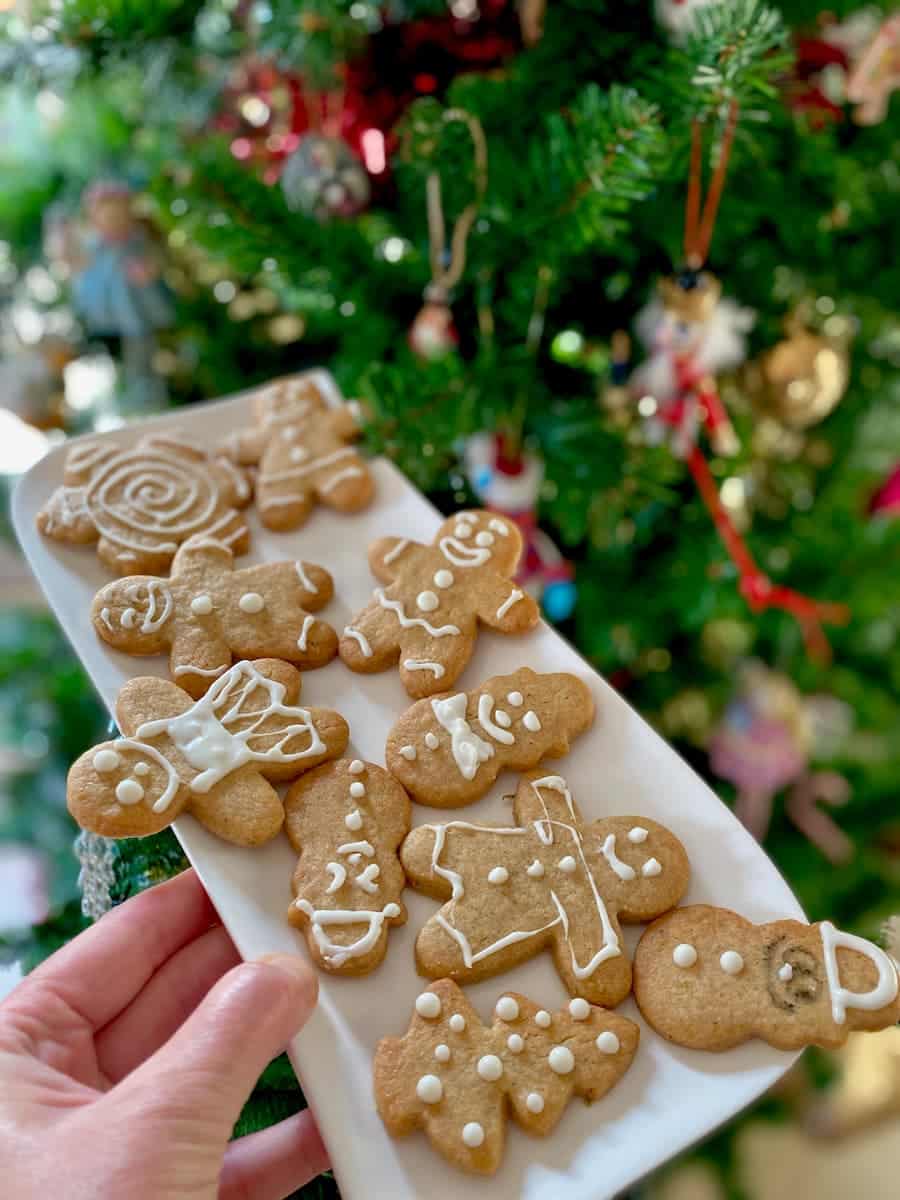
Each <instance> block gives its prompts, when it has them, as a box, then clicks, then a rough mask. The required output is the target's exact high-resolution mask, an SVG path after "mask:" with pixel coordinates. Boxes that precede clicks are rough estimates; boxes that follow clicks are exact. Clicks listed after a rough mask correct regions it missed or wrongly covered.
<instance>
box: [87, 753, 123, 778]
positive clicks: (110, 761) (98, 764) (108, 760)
mask: <svg viewBox="0 0 900 1200" xmlns="http://www.w3.org/2000/svg"><path fill="white" fill-rule="evenodd" d="M91 761H92V763H93V766H94V770H95V771H99V772H100V774H101V775H105V774H106V772H107V771H114V770H115V769H116V767H117V766H118V765H119V763H120V762H121V761H122V760H121V759H120V758H119V756H118V754H116V752H115V750H98V751H97V753H96V754H95V755H94V757H93V759H92V760H91Z"/></svg>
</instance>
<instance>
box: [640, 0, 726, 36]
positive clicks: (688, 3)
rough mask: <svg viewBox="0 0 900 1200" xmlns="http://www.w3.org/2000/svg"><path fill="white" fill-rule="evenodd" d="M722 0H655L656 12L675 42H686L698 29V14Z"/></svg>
mask: <svg viewBox="0 0 900 1200" xmlns="http://www.w3.org/2000/svg"><path fill="white" fill-rule="evenodd" d="M719 2H720V0H655V3H654V6H653V7H654V11H655V13H656V19H657V21H659V23H660V25H662V26H664V27H665V28H666V29H667V30H668V31H669V33H670V34H671V38H672V41H673V42H684V41H686V40H687V39H688V37H689V36H690V35H691V33H693V31H694V29H695V28H696V22H697V14H698V13H699V12H700V11H701V10H702V9H704V8H709V7H710V6H711V5H713V4H716V3H719Z"/></svg>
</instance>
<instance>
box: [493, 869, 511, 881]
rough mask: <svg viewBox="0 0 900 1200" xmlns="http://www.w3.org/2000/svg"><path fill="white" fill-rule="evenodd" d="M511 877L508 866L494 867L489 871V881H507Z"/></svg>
mask: <svg viewBox="0 0 900 1200" xmlns="http://www.w3.org/2000/svg"><path fill="white" fill-rule="evenodd" d="M507 879H509V871H507V869H506V867H493V868H492V869H491V870H490V871H488V883H506V881H507Z"/></svg>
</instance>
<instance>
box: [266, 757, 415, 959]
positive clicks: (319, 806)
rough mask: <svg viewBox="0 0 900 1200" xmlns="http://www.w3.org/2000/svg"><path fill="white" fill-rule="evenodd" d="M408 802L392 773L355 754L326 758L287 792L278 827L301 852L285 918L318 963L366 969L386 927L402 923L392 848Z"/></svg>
mask: <svg viewBox="0 0 900 1200" xmlns="http://www.w3.org/2000/svg"><path fill="white" fill-rule="evenodd" d="M409 810H410V803H409V797H408V796H407V795H406V792H404V790H403V788H402V787H401V786H400V784H399V783H398V782H397V781H396V779H393V778H392V777H391V776H390V775H388V773H387V771H385V769H384V768H383V767H376V766H375V765H374V764H373V763H365V762H362V760H361V759H358V758H354V759H349V758H342V759H340V761H338V762H333V763H326V764H325V766H322V767H318V768H317V769H316V770H315V771H310V772H309V773H308V774H307V775H304V776H303V778H302V779H298V780H297V782H296V783H295V784H294V785H293V786H292V787H291V789H290V791H289V792H288V794H287V797H286V798H285V802H284V814H285V822H284V824H285V831H286V832H287V835H288V838H289V839H290V843H291V845H292V846H293V847H294V849H295V850H296V851H297V853H298V854H299V855H300V858H299V860H298V862H297V867H296V870H295V871H294V885H293V886H294V896H295V899H294V901H293V903H292V904H291V906H290V908H289V909H288V920H289V921H290V922H291V924H292V925H296V926H297V927H298V928H300V929H303V930H305V932H306V940H307V942H308V944H309V950H310V953H311V954H312V956H313V958H314V959H315V960H316V962H317V963H318V965H319V966H320V967H322V969H323V970H325V971H331V972H333V973H335V974H340V975H365V974H367V973H368V972H369V971H371V970H373V969H374V968H375V967H377V966H378V964H379V963H380V962H381V960H382V959H383V958H384V956H385V952H386V951H387V940H388V930H389V927H390V926H391V925H403V924H404V923H405V921H406V909H405V907H404V905H403V903H402V901H401V899H400V897H401V895H402V893H403V888H404V886H405V884H406V879H405V877H404V874H403V868H402V867H401V866H400V859H399V857H398V855H397V849H398V847H399V845H400V843H401V842H402V841H403V839H404V837H405V836H406V834H407V833H408V832H409Z"/></svg>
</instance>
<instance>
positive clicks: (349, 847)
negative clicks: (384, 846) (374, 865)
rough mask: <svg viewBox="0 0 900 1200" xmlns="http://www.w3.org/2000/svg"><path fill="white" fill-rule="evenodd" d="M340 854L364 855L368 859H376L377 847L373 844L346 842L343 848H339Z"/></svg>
mask: <svg viewBox="0 0 900 1200" xmlns="http://www.w3.org/2000/svg"><path fill="white" fill-rule="evenodd" d="M337 852H338V854H364V855H365V856H366V858H374V857H375V847H374V846H373V845H372V843H371V842H366V841H361V842H344V844H343V845H342V846H338V849H337Z"/></svg>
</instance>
